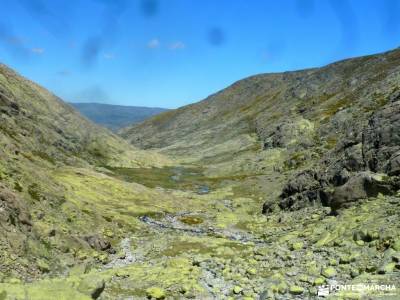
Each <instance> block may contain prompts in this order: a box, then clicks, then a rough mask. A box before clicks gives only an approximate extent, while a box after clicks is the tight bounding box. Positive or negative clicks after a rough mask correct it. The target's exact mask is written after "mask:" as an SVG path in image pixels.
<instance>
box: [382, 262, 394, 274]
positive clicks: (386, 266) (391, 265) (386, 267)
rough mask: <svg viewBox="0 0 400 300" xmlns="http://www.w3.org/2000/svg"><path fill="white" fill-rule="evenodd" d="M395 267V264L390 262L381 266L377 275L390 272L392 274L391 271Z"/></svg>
mask: <svg viewBox="0 0 400 300" xmlns="http://www.w3.org/2000/svg"><path fill="white" fill-rule="evenodd" d="M395 267H396V263H394V262H390V263H386V264H383V265H382V266H381V267H380V268H379V269H378V273H379V274H386V273H391V272H393V270H394V268H395Z"/></svg>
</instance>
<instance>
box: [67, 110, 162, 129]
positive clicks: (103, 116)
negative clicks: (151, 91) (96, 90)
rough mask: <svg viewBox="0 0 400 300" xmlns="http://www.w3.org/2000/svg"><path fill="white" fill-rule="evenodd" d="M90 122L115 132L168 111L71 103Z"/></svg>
mask: <svg viewBox="0 0 400 300" xmlns="http://www.w3.org/2000/svg"><path fill="white" fill-rule="evenodd" d="M69 104H70V105H72V106H73V107H74V108H76V109H77V110H78V111H79V112H80V113H81V114H82V115H84V116H85V117H87V118H88V119H89V120H91V121H93V122H95V123H97V124H100V125H102V126H105V127H107V128H109V129H111V130H113V131H116V130H118V129H120V128H122V127H126V126H128V125H132V124H136V123H140V122H142V121H144V120H146V119H147V118H150V117H152V116H154V115H157V114H159V113H161V112H164V111H166V110H167V109H165V108H158V107H142V106H122V105H111V104H101V103H69Z"/></svg>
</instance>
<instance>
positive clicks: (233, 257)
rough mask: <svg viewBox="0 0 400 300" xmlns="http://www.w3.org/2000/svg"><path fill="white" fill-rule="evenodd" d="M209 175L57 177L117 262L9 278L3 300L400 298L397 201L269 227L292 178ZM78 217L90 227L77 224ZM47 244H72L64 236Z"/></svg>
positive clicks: (177, 170) (65, 172)
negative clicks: (275, 200) (272, 203)
mask: <svg viewBox="0 0 400 300" xmlns="http://www.w3.org/2000/svg"><path fill="white" fill-rule="evenodd" d="M210 170H211V169H207V168H200V167H198V166H195V165H190V166H176V167H165V168H152V169H140V168H139V169H124V168H111V169H105V168H99V169H98V170H96V171H94V170H87V169H74V168H64V169H58V170H55V171H54V174H53V175H52V176H53V177H54V178H55V180H57V181H58V182H59V183H60V184H62V185H63V186H64V187H65V189H66V190H67V191H68V193H67V197H66V198H67V199H66V203H64V204H63V209H64V210H65V211H68V210H70V212H69V213H70V214H71V217H72V218H74V226H81V227H82V228H86V227H90V226H94V228H92V229H91V230H92V231H94V232H95V231H97V232H100V233H101V234H102V235H103V236H104V237H106V238H108V239H109V240H111V241H112V247H113V249H115V251H108V252H107V251H92V250H90V249H89V250H87V251H79V252H77V253H70V255H71V258H70V264H69V265H68V268H66V269H67V271H66V273H65V275H63V276H61V275H60V274H58V275H57V274H51V273H50V274H48V275H47V276H44V277H43V278H42V279H40V280H34V281H32V282H30V283H21V281H20V280H19V279H17V278H8V279H7V280H5V282H6V283H2V284H0V299H40V300H45V299H97V298H98V299H146V298H153V299H164V298H166V299H183V298H188V299H291V298H293V299H315V298H317V297H318V296H317V294H318V291H319V287H321V286H323V285H327V284H331V285H336V284H358V283H361V284H391V285H392V284H397V286H396V288H397V291H393V290H387V291H383V292H382V291H369V292H367V293H366V294H362V293H359V292H354V291H341V292H337V293H333V292H332V293H331V294H330V297H331V298H332V299H361V298H362V297H367V298H365V299H375V298H378V297H381V298H382V299H398V298H399V297H400V286H398V283H399V282H400V281H399V279H400V276H399V270H398V269H397V268H398V266H399V261H400V228H399V222H398V219H397V218H398V214H397V213H398V211H399V208H400V195H399V196H398V197H396V196H393V197H386V196H385V197H386V198H385V197H384V196H381V195H379V196H378V197H377V198H376V199H369V200H366V201H364V202H361V203H360V204H358V205H356V206H354V207H352V208H350V209H347V210H345V211H344V212H343V213H341V214H340V215H338V216H332V215H330V211H329V208H324V207H313V208H307V209H303V210H300V211H296V212H277V213H276V214H273V215H270V216H265V215H262V214H261V207H262V204H263V202H264V201H265V195H270V196H271V197H276V196H277V195H275V194H274V193H276V192H277V191H279V188H277V187H280V186H281V184H282V182H283V181H284V178H285V175H284V173H282V172H276V171H274V168H273V167H272V165H270V166H269V167H268V166H267V167H265V168H263V172H256V173H254V174H247V175H241V176H212V172H211V171H210ZM210 172H211V173H210ZM73 207H79V209H80V210H82V211H83V212H85V213H86V214H88V216H87V219H85V217H82V216H73V214H74V209H73ZM94 214H95V215H94ZM93 220H95V221H93ZM86 222H87V223H86ZM41 226H43V227H46V226H48V227H49V229H50V228H53V227H54V226H56V227H57V226H58V228H57V230H56V231H57V232H58V231H61V232H62V231H63V226H64V225H63V224H59V223H58V222H57V220H51V219H48V220H47V221H46V222H45V221H43V224H42V225H41ZM96 227H97V228H96ZM64 229H65V230H69V229H67V227H65V228H64ZM48 242H49V244H50V245H54V246H55V247H59V246H60V244H63V243H65V244H67V243H68V242H67V241H65V240H63V239H62V235H61V236H60V237H58V233H57V234H55V235H54V236H52V237H49V241H48ZM388 243H392V244H393V243H394V244H395V247H397V248H396V249H392V248H387V245H388ZM65 246H66V247H67V246H68V245H65ZM93 257H95V258H96V261H97V263H95V264H93V263H89V260H88V258H93ZM66 261H67V264H68V260H66ZM75 261H78V263H76V262H75ZM74 262H75V263H74Z"/></svg>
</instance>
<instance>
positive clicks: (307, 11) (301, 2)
mask: <svg viewBox="0 0 400 300" xmlns="http://www.w3.org/2000/svg"><path fill="white" fill-rule="evenodd" d="M314 5H315V3H314V0H296V10H297V13H298V14H299V15H300V16H301V17H303V18H307V17H309V16H310V15H312V14H313V12H314Z"/></svg>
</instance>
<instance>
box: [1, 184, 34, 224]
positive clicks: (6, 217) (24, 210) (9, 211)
mask: <svg viewBox="0 0 400 300" xmlns="http://www.w3.org/2000/svg"><path fill="white" fill-rule="evenodd" d="M0 224H4V225H6V226H10V225H11V226H17V227H20V228H23V229H29V228H30V227H31V226H32V222H31V216H30V214H29V210H28V207H27V206H26V204H25V203H24V202H23V200H22V199H21V198H20V197H18V195H16V194H15V193H14V192H12V191H11V190H10V189H8V188H7V187H6V186H4V185H3V184H1V183H0Z"/></svg>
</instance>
